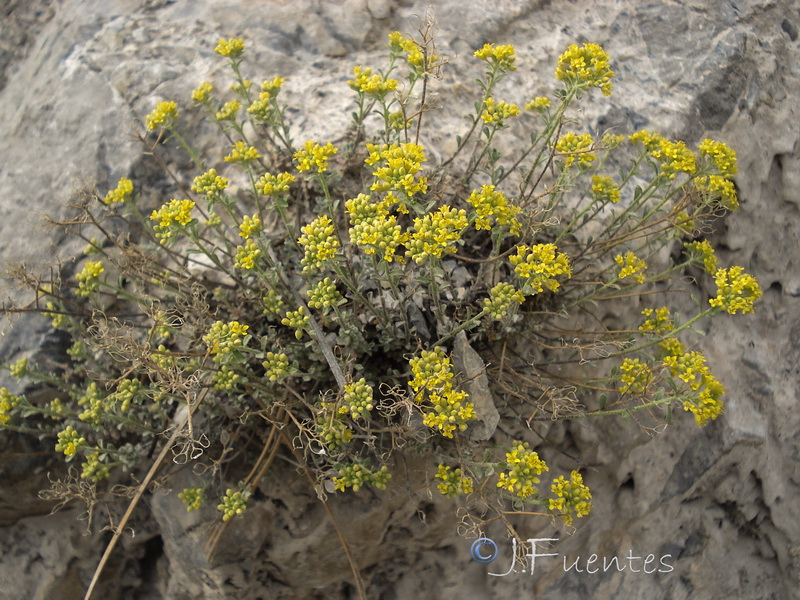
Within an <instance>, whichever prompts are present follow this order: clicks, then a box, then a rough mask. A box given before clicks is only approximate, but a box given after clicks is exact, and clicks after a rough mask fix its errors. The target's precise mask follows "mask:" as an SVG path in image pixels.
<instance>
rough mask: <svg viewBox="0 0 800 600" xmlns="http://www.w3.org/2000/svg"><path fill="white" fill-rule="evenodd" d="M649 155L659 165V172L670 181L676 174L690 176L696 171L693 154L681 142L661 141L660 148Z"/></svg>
mask: <svg viewBox="0 0 800 600" xmlns="http://www.w3.org/2000/svg"><path fill="white" fill-rule="evenodd" d="M650 154H651V156H652V157H653V158H655V159H656V160H658V161H659V162H660V163H661V172H662V173H664V175H666V176H667V177H669V178H670V179H675V177H676V176H677V174H678V173H688V174H689V175H692V174H693V173H695V172H696V171H697V161H696V159H695V156H694V153H693V152H692V151H691V150H689V148H687V147H686V144H684V143H683V142H673V141H671V140H662V141H661V145H660V147H659V148H657V149H655V150H652V151H651V152H650Z"/></svg>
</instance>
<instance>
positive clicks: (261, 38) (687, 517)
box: [0, 0, 800, 600]
mask: <svg viewBox="0 0 800 600" xmlns="http://www.w3.org/2000/svg"><path fill="white" fill-rule="evenodd" d="M426 7H427V5H426V4H425V3H422V2H414V1H412V0H345V1H344V2H341V3H339V2H337V3H334V2H323V1H320V0H295V1H294V2H286V1H285V0H272V1H270V2H251V1H247V0H238V1H233V0H213V1H212V0H193V1H191V2H188V1H168V0H141V1H134V0H112V1H108V2H93V1H90V0H59V1H54V2H46V1H43V0H31V1H29V2H21V1H20V2H18V1H12V2H7V3H5V5H4V6H3V8H2V9H0V19H2V21H0V31H2V35H0V40H2V41H0V139H2V140H3V143H2V145H0V251H1V252H2V256H3V258H4V259H7V260H23V261H25V262H26V263H27V264H29V265H33V266H43V265H47V264H52V263H53V261H54V257H56V258H58V259H60V260H63V261H64V262H65V264H66V265H67V268H68V261H69V257H70V256H71V255H72V253H74V251H75V247H74V246H72V245H71V244H70V243H69V242H67V241H65V240H64V239H63V238H62V237H61V236H60V235H59V234H58V232H54V231H51V230H48V229H47V228H44V227H42V226H41V224H40V217H41V215H42V214H45V213H47V214H64V212H63V211H64V209H63V207H64V205H65V203H66V202H67V201H68V199H69V197H70V193H71V191H72V190H74V189H76V188H78V187H79V186H80V182H81V181H83V180H95V181H97V183H98V185H99V187H100V189H108V188H109V187H110V186H111V187H113V184H114V183H115V182H116V180H117V179H118V178H119V177H120V176H123V175H128V176H130V175H132V176H134V178H138V179H140V180H141V179H147V177H148V176H149V175H151V174H152V171H153V167H152V165H150V163H149V162H148V160H147V158H146V157H143V156H142V153H141V147H140V146H139V145H137V143H136V142H135V141H134V140H133V136H132V135H131V132H132V131H133V127H134V123H135V121H136V120H141V119H142V118H143V116H144V115H145V114H147V113H148V112H150V111H151V110H152V107H153V105H154V102H155V101H156V100H162V99H173V98H185V99H188V97H189V93H190V91H191V90H192V89H193V88H194V87H195V86H196V85H197V84H198V83H199V82H200V81H202V80H203V79H208V78H214V77H221V75H220V68H221V66H220V65H221V63H220V62H219V61H218V60H217V57H216V56H215V55H214V53H213V48H214V45H215V43H216V40H217V39H218V38H219V37H222V36H225V37H230V36H242V37H244V38H245V39H246V41H247V43H248V59H247V60H246V61H245V68H246V69H247V70H248V71H249V72H251V73H253V74H258V75H257V76H263V77H271V76H272V75H274V74H279V75H283V76H286V77H287V83H286V86H285V94H286V97H285V99H286V100H287V101H288V102H289V104H290V105H291V106H292V107H293V110H292V117H294V126H295V130H294V133H295V139H299V140H302V139H304V138H305V137H306V136H311V135H313V136H314V137H315V138H318V139H323V140H325V139H333V140H335V139H337V138H340V137H341V136H343V134H344V132H345V130H346V128H347V124H348V121H349V119H350V117H349V113H350V110H351V107H350V106H349V103H350V102H351V100H352V97H351V94H350V90H349V89H348V88H347V86H346V81H347V79H348V78H349V77H350V75H351V71H350V69H351V67H352V65H355V64H363V65H370V64H374V65H377V64H379V62H380V59H381V57H382V56H383V48H384V43H385V39H386V35H387V34H388V33H389V32H391V31H393V30H401V31H404V32H408V33H413V32H414V31H415V30H416V29H417V28H418V27H419V23H420V18H424V15H425V11H426ZM434 14H435V18H436V21H437V25H438V33H437V38H436V39H437V47H438V50H439V52H440V53H441V54H443V55H445V56H448V57H452V58H453V60H452V63H453V64H452V65H449V66H448V67H447V68H446V70H445V72H444V74H443V78H442V80H441V81H440V82H437V83H436V91H437V92H438V93H439V94H440V95H441V97H442V98H443V99H444V101H443V103H442V104H443V109H442V112H441V116H439V117H437V118H438V119H441V120H440V121H439V122H438V123H437V126H436V128H435V129H434V130H433V132H432V133H431V134H429V136H428V139H423V143H425V144H426V146H428V147H429V148H430V149H431V152H432V153H433V154H434V160H435V156H436V153H437V152H440V153H442V154H446V153H447V152H448V151H449V150H452V148H453V147H454V144H455V140H454V139H453V138H452V136H451V134H450V132H452V131H456V130H460V125H459V124H461V123H463V118H462V115H463V114H465V113H466V112H467V111H469V110H470V105H471V103H472V102H473V101H474V98H473V96H472V93H473V91H472V89H471V88H470V86H469V85H468V82H469V81H470V80H471V79H472V77H474V76H476V75H477V71H475V70H474V69H473V68H472V67H471V66H470V65H471V64H472V63H471V62H470V60H469V56H470V55H471V53H472V52H473V51H474V50H475V49H476V48H479V47H480V46H481V45H483V44H484V43H486V42H496V43H512V44H514V45H515V46H516V48H517V51H518V64H519V69H518V70H517V71H516V72H515V73H514V75H513V76H512V77H511V78H510V80H509V81H507V82H506V83H505V84H504V86H505V87H504V89H505V90H506V91H507V97H506V99H507V100H508V101H516V102H520V103H521V102H524V101H526V100H527V99H529V98H530V97H532V96H534V95H540V94H542V93H545V92H547V91H548V89H550V86H551V81H552V70H553V66H554V64H555V62H556V59H557V57H558V55H559V54H560V53H561V52H562V51H563V49H564V48H565V47H566V46H567V45H569V44H570V43H574V42H584V41H593V42H597V43H600V44H602V45H603V46H604V47H605V49H606V50H607V51H608V52H609V53H610V54H611V56H612V59H613V65H612V67H613V68H614V70H615V71H616V72H617V76H616V78H615V80H616V83H615V90H614V95H613V96H612V97H611V98H610V99H603V100H598V101H596V102H592V103H591V106H587V108H586V110H585V112H584V113H583V114H582V115H581V117H582V119H583V122H584V124H585V125H586V126H587V127H589V128H594V129H598V130H602V129H605V128H609V127H615V128H618V131H619V132H621V133H629V132H633V131H635V130H637V129H640V128H643V127H647V128H651V129H655V130H658V131H660V132H661V133H662V134H665V135H670V136H673V137H677V138H679V139H682V140H685V141H686V142H687V143H688V144H690V145H691V144H695V143H697V142H699V141H700V140H701V139H702V138H703V137H705V136H707V135H708V136H712V137H715V138H717V139H721V140H723V141H726V142H728V143H730V144H731V145H732V146H733V147H735V149H736V151H737V153H738V156H739V166H740V174H739V175H738V176H737V178H736V184H737V187H738V190H739V195H740V199H741V203H742V205H741V208H740V210H739V211H738V212H736V213H733V214H731V215H729V216H728V217H726V219H725V221H724V224H723V227H722V228H721V231H720V232H719V233H718V234H717V235H715V237H714V238H713V242H714V244H715V247H716V248H717V251H718V254H719V256H720V259H721V262H722V264H724V265H729V264H741V265H743V266H744V267H745V269H746V270H747V271H748V272H750V273H753V274H754V275H755V276H756V277H757V278H758V280H759V281H760V283H761V285H762V287H763V288H764V290H765V294H764V298H763V300H762V301H761V303H760V305H759V306H758V310H757V312H756V314H754V315H749V316H746V317H730V318H723V317H720V318H717V319H715V321H714V322H713V323H712V324H710V326H709V328H708V330H707V331H706V333H707V337H706V338H705V339H704V340H703V341H702V347H703V350H704V351H705V352H706V355H707V357H708V359H709V363H710V364H711V365H712V368H713V370H714V372H715V374H716V375H717V377H718V378H719V379H720V380H722V381H723V382H724V383H725V385H726V387H727V388H728V395H727V404H726V412H725V415H724V417H723V418H721V419H720V420H718V421H716V422H714V423H713V424H711V425H709V426H707V427H706V428H704V429H697V428H696V427H695V425H694V424H693V423H692V422H691V419H690V418H681V419H676V423H675V424H674V425H673V426H671V427H670V428H669V430H668V431H667V432H666V433H665V434H663V435H658V436H652V437H651V436H648V435H646V434H645V433H643V432H642V431H641V429H640V428H639V427H637V426H636V425H635V424H625V423H621V422H616V421H615V422H611V421H609V422H605V423H601V424H593V426H592V427H591V428H583V427H578V426H559V428H554V429H553V430H552V431H549V432H548V436H549V439H551V440H556V439H561V440H562V441H563V440H567V441H566V442H564V443H565V444H567V445H572V447H574V448H575V449H577V450H578V451H579V452H580V453H581V455H582V456H583V457H585V458H586V457H588V458H586V459H587V460H590V461H591V464H592V466H593V471H592V474H591V484H592V489H593V491H594V493H595V498H596V502H595V508H594V512H593V514H592V516H591V518H589V519H587V520H585V521H586V522H585V523H580V524H579V527H578V529H577V531H575V532H574V534H572V535H566V534H565V532H564V531H563V530H556V529H553V527H552V526H551V525H549V523H539V522H538V521H535V520H533V519H532V520H531V522H530V526H529V527H527V528H525V527H522V531H521V532H522V533H523V535H527V536H528V537H531V538H533V537H537V538H546V537H555V536H554V534H557V535H558V537H560V538H563V540H562V541H561V542H559V543H558V544H557V545H556V546H555V550H549V552H558V553H559V554H560V555H561V556H559V557H555V558H552V557H551V558H540V559H539V561H538V562H537V565H536V572H535V573H534V574H532V575H531V574H524V575H523V574H514V575H510V576H507V577H491V576H488V575H487V574H486V572H487V567H485V566H483V565H479V564H477V563H475V562H473V561H472V560H471V559H470V556H469V547H470V542H469V541H467V540H465V539H463V538H461V537H459V536H458V535H457V531H456V528H455V525H454V524H455V522H456V516H455V514H454V507H453V505H452V504H450V503H449V502H446V501H444V500H443V499H440V498H432V499H428V498H426V497H424V496H417V495H414V494H409V493H407V492H406V491H405V490H399V489H396V490H395V491H394V493H390V494H388V495H381V496H379V495H371V493H368V492H367V493H362V494H361V495H359V496H357V497H353V496H350V497H348V498H347V499H346V500H341V501H338V503H337V504H336V507H335V508H336V510H337V514H338V515H339V517H340V519H341V521H342V522H345V523H348V532H349V534H350V535H352V537H353V539H354V540H360V543H357V544H355V546H354V547H355V552H356V558H357V560H358V561H359V563H360V565H361V566H362V568H363V576H364V580H365V582H366V584H367V587H368V591H369V594H368V596H369V598H376V599H377V598H380V599H382V600H390V599H394V598H397V599H405V598H416V597H420V596H421V595H424V596H425V597H428V598H443V599H447V598H465V597H476V598H477V597H480V598H523V597H534V596H536V597H539V598H559V599H562V600H571V599H578V598H587V597H589V598H598V599H602V598H615V599H621V598H648V599H658V598H665V599H666V598H669V599H677V600H681V599H684V598H687V599H688V598H692V599H696V600H712V599H728V598H738V599H741V600H767V599H774V600H791V599H792V598H797V597H800V594H799V593H798V591H797V589H798V587H799V586H800V518H798V516H799V515H800V494H798V486H800V473H799V472H798V469H799V468H800V433H799V432H800V428H798V423H800V411H798V410H797V407H798V389H800V386H799V385H798V382H800V343H798V338H799V337H800V306H799V304H800V300H799V299H798V298H799V297H800V154H799V153H798V140H800V115H798V109H797V98H798V97H799V96H800V73H798V69H800V60H799V59H800V51H799V50H798V45H799V44H800V41H798V28H800V7H799V6H798V4H797V3H796V2H794V1H792V0H776V1H768V0H760V1H757V0H727V1H722V0H707V1H700V0H687V1H671V0H652V1H648V2H634V1H631V0H628V1H622V2H620V1H617V0H598V1H596V2H595V1H591V2H590V1H585V0H573V1H568V2H548V1H534V0H531V1H513V0H497V1H495V2H480V1H477V0H472V1H470V0H467V1H463V0H462V1H459V2H456V1H452V0H442V1H441V2H435V3H434ZM598 98H599V95H598ZM208 143H209V144H211V138H209V142H208ZM521 143H523V142H520V144H521ZM710 291H711V290H706V289H701V290H698V293H701V294H702V293H708V292H710ZM15 294H16V292H15V291H14V290H9V291H8V292H7V293H6V294H5V295H7V296H8V295H11V296H14V295H15ZM3 333H4V335H3V337H2V338H0V356H2V357H3V358H4V359H6V360H14V359H16V358H18V357H20V356H23V355H28V354H31V353H37V352H45V353H46V352H48V351H49V350H51V349H52V347H53V344H57V343H58V340H54V339H53V338H52V337H51V336H50V334H48V333H47V328H46V323H44V321H43V320H42V319H37V318H33V317H31V318H28V319H16V320H15V322H14V323H13V329H12V328H11V326H10V325H9V324H8V323H5V324H3ZM0 447H2V453H0V472H2V477H3V485H2V490H0V541H2V543H1V544H0V565H2V566H0V599H5V598H8V599H28V598H30V599H42V600H55V599H64V600H71V599H73V598H80V597H82V593H83V592H82V590H83V589H84V588H85V586H86V583H87V581H88V579H90V578H91V574H92V572H93V570H94V567H95V565H96V563H97V560H98V559H99V557H100V555H101V554H102V550H103V547H104V545H105V543H106V541H107V540H108V535H109V534H108V533H107V532H106V533H103V532H99V531H98V529H99V528H100V527H102V525H103V523H104V519H105V518H106V513H105V509H104V507H103V506H97V507H95V510H94V519H93V525H94V527H93V533H92V534H91V535H84V533H85V529H86V527H87V522H86V521H85V520H78V517H80V516H81V513H82V511H83V510H84V507H82V506H79V505H77V504H75V505H73V504H70V505H68V506H67V507H65V508H64V510H62V511H61V512H59V513H57V514H55V515H52V516H51V515H49V514H48V513H49V512H50V510H51V508H52V503H47V502H44V501H41V500H38V499H37V496H36V493H37V492H38V491H39V490H40V489H42V488H44V487H47V473H48V471H49V470H50V469H57V468H59V467H58V466H57V463H53V462H51V458H52V457H51V452H49V448H50V444H49V442H48V443H39V442H37V441H36V440H27V439H20V438H17V437H16V436H13V435H11V434H8V433H5V432H4V433H2V434H0ZM407 468H408V469H409V470H410V471H411V472H413V471H414V465H413V464H409V465H407ZM282 477H283V481H281V482H280V485H279V486H276V487H275V488H274V489H273V490H272V491H270V492H269V493H268V494H267V495H266V496H265V498H264V499H263V501H262V502H259V503H257V505H256V506H255V507H254V509H253V510H249V511H248V515H247V519H246V521H245V520H242V521H240V522H237V523H236V524H235V525H234V528H233V530H232V531H231V532H230V543H229V544H227V545H224V547H223V550H222V552H221V553H220V555H219V556H218V557H217V561H216V563H215V564H213V565H209V564H206V563H205V562H204V560H203V558H202V545H203V543H204V539H205V537H204V536H205V534H206V529H205V527H204V525H203V521H202V519H201V517H199V516H197V515H195V514H194V513H192V514H187V513H186V511H185V510H184V508H183V506H182V504H181V503H180V501H178V500H177V498H176V497H175V494H171V495H167V494H164V493H162V492H156V493H154V494H153V495H152V496H149V497H148V499H147V502H146V506H145V507H144V509H143V510H142V511H141V514H140V516H139V517H138V518H137V520H136V521H135V523H134V532H135V535H129V536H126V538H125V540H124V543H123V546H122V548H120V549H119V550H118V552H117V553H116V554H115V556H114V558H113V560H112V562H111V564H110V565H109V567H108V569H107V571H106V578H105V580H104V583H103V586H102V588H103V589H102V590H101V594H99V595H98V597H104V598H107V599H108V600H112V599H115V598H125V599H132V598H141V599H145V598H147V599H150V598H153V599H154V598H175V599H182V598H208V599H212V598H213V599H216V598H252V599H256V598H265V599H266V598H286V599H289V598H296V599H298V600H299V599H306V598H315V597H318V598H342V599H344V598H351V597H354V595H353V594H354V592H353V588H352V586H351V585H350V584H349V583H347V582H348V581H349V579H350V576H349V574H348V570H347V567H346V564H345V562H344V561H343V559H342V557H341V552H340V549H339V545H338V542H337V540H336V538H335V536H334V534H333V532H332V530H331V528H330V526H329V524H328V520H327V517H326V516H325V514H324V512H323V510H322V509H321V507H320V506H319V504H318V503H317V502H316V501H315V499H314V498H313V497H312V495H311V494H310V493H309V491H308V490H307V489H306V487H305V483H304V481H303V480H302V479H299V478H294V477H293V475H292V474H291V473H287V474H284V475H283V476H282ZM177 485H178V484H177V483H176V487H177ZM106 522H107V521H106ZM490 533H491V532H490ZM497 539H498V541H501V538H500V537H498V538H497ZM234 540H235V541H234ZM501 550H502V551H507V542H506V541H505V540H504V538H502V541H501ZM545 551H546V550H540V552H545ZM629 553H632V554H630V555H631V556H641V557H643V559H644V558H645V557H646V556H647V555H649V554H652V555H653V556H654V557H655V559H654V560H655V561H656V563H654V564H656V565H658V561H659V560H661V559H662V557H665V556H667V555H669V557H670V558H669V559H664V560H666V562H667V563H669V565H670V567H671V569H672V570H671V571H670V572H661V573H659V572H657V571H656V572H655V573H645V572H639V573H636V572H633V570H632V569H627V570H625V571H623V572H616V569H615V570H614V571H608V572H605V573H604V572H603V571H602V569H601V571H600V572H598V573H586V572H584V573H578V572H577V570H576V569H574V568H573V569H572V570H570V571H569V572H565V570H564V566H563V563H562V561H561V558H562V556H566V557H568V561H567V566H568V567H569V566H571V565H573V564H574V563H575V561H576V560H578V559H577V557H578V556H580V557H581V558H580V561H579V565H578V566H579V567H580V568H581V569H582V570H584V571H586V568H585V566H586V565H585V562H586V560H588V559H589V558H590V556H591V555H592V554H597V555H598V556H600V557H601V558H600V560H601V561H602V558H606V559H609V560H610V559H611V558H612V557H615V556H616V557H618V558H619V560H620V561H622V562H625V564H628V562H629V561H628V558H627V557H628V556H629ZM643 563H644V560H642V561H639V562H638V563H636V561H633V565H634V568H636V569H638V568H641V567H642V566H643ZM505 564H506V565H507V564H508V563H507V562H506V563H505ZM640 565H641V566H640ZM501 566H502V565H490V567H489V570H491V569H495V570H499V569H500V568H501ZM651 568H652V567H651ZM662 570H664V571H667V569H666V568H664V569H662Z"/></svg>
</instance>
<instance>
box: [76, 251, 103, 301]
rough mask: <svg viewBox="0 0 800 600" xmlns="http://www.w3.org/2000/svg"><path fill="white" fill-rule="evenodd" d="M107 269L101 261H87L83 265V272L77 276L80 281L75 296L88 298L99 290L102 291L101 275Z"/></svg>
mask: <svg viewBox="0 0 800 600" xmlns="http://www.w3.org/2000/svg"><path fill="white" fill-rule="evenodd" d="M103 271H105V268H104V267H103V263H102V262H101V261H99V260H98V261H93V260H90V261H87V262H86V264H85V265H83V270H82V271H81V272H80V273H78V274H77V275H76V276H75V279H77V280H78V289H77V290H75V295H76V296H80V297H81V298H88V297H89V296H91V295H92V294H93V293H94V292H96V291H97V290H98V289H100V275H102V274H103Z"/></svg>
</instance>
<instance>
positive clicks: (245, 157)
mask: <svg viewBox="0 0 800 600" xmlns="http://www.w3.org/2000/svg"><path fill="white" fill-rule="evenodd" d="M259 158H261V155H260V154H259V153H258V150H256V149H255V148H254V147H253V146H248V145H247V144H245V143H244V142H236V143H235V144H234V145H233V149H232V150H231V153H230V154H228V156H226V157H225V162H229V163H242V164H247V163H249V162H251V161H254V160H258V159H259Z"/></svg>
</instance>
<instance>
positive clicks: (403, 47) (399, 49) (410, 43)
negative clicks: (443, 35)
mask: <svg viewBox="0 0 800 600" xmlns="http://www.w3.org/2000/svg"><path fill="white" fill-rule="evenodd" d="M389 50H390V51H391V53H392V54H393V55H395V56H399V55H400V54H401V53H403V52H405V53H406V62H407V63H408V65H409V66H410V67H411V68H412V69H414V71H417V72H418V73H419V72H421V71H425V70H426V69H427V68H429V67H431V66H432V65H434V64H435V63H436V61H437V60H438V59H439V57H438V56H436V55H435V54H433V53H431V54H428V56H427V65H426V64H425V63H426V60H425V59H426V56H425V54H424V53H423V52H422V48H421V47H420V45H419V44H417V43H416V42H415V41H414V40H412V39H411V38H409V37H406V36H404V35H403V34H401V33H400V32H399V31H393V32H392V33H390V34H389Z"/></svg>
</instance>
